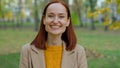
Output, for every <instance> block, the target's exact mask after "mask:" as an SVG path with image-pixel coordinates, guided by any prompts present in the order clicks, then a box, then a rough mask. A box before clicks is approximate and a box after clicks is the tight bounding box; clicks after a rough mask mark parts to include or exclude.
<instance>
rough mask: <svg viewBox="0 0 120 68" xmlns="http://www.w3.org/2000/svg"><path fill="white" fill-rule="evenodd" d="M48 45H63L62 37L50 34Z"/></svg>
mask: <svg viewBox="0 0 120 68" xmlns="http://www.w3.org/2000/svg"><path fill="white" fill-rule="evenodd" d="M47 44H48V45H62V39H61V35H50V34H48V39H47Z"/></svg>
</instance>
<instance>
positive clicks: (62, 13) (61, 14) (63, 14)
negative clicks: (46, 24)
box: [47, 12, 65, 15]
mask: <svg viewBox="0 0 120 68" xmlns="http://www.w3.org/2000/svg"><path fill="white" fill-rule="evenodd" d="M47 14H54V13H52V12H49V13H47ZM59 15H65V13H59Z"/></svg>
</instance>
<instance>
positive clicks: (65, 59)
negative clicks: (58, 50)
mask: <svg viewBox="0 0 120 68" xmlns="http://www.w3.org/2000/svg"><path fill="white" fill-rule="evenodd" d="M65 46H66V45H65V43H64V44H63V56H62V65H61V68H74V65H75V64H76V63H75V62H76V54H75V51H74V50H72V51H66V49H65V48H66V47H65Z"/></svg>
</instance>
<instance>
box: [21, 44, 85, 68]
mask: <svg viewBox="0 0 120 68" xmlns="http://www.w3.org/2000/svg"><path fill="white" fill-rule="evenodd" d="M63 46H64V50H63V55H62V63H61V68H87V60H86V54H85V51H84V48H83V47H82V46H80V45H77V46H76V48H75V49H74V50H72V51H66V50H65V43H64V44H63ZM19 68H46V65H45V59H44V50H40V49H38V48H36V47H35V46H33V45H30V44H27V45H24V46H23V47H22V50H21V56H20V64H19Z"/></svg>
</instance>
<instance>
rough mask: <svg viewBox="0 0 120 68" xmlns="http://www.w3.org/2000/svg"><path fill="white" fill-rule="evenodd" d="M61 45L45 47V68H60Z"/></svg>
mask: <svg viewBox="0 0 120 68" xmlns="http://www.w3.org/2000/svg"><path fill="white" fill-rule="evenodd" d="M62 49H63V47H62V45H59V46H47V49H46V50H45V63H46V68H61V59H62Z"/></svg>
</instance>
